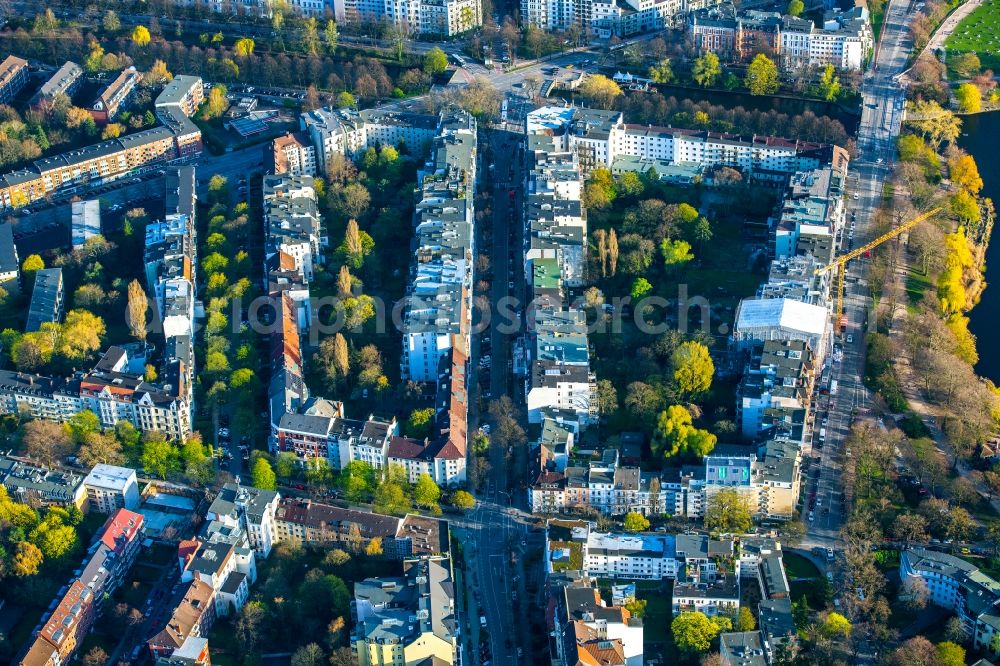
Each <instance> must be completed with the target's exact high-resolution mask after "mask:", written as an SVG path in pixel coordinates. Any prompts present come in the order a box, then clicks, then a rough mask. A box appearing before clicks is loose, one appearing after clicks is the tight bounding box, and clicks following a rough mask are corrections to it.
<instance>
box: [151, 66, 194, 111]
mask: <svg viewBox="0 0 1000 666" xmlns="http://www.w3.org/2000/svg"><path fill="white" fill-rule="evenodd" d="M204 99H205V86H204V83H203V82H202V80H201V77H200V76H191V75H188V74H178V75H177V76H175V77H174V78H173V79H171V80H170V83H168V84H167V85H166V86H165V87H164V88H163V91H162V92H161V93H160V94H159V95H157V97H156V100H155V101H154V106H155V107H156V110H157V112H158V113H159V112H162V111H164V110H167V109H171V108H176V109H179V110H180V111H181V112H182V113H183V114H184V115H185V116H187V117H189V118H190V117H191V116H193V115H194V114H195V112H196V111H197V110H198V107H199V106H201V103H202V101H204Z"/></svg>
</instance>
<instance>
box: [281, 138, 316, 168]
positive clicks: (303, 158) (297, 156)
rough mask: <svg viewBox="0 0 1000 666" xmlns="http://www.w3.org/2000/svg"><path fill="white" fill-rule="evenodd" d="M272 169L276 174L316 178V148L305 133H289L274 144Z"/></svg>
mask: <svg viewBox="0 0 1000 666" xmlns="http://www.w3.org/2000/svg"><path fill="white" fill-rule="evenodd" d="M271 146H272V149H273V155H272V157H271V160H272V168H273V170H274V173H275V174H289V175H291V176H316V175H318V173H317V170H316V166H317V161H316V146H315V145H313V143H312V142H311V141H310V140H309V135H308V134H306V133H305V132H294V133H293V132H289V133H288V134H286V135H284V136H279V137H278V138H277V139H275V140H274V141H273V142H272V144H271Z"/></svg>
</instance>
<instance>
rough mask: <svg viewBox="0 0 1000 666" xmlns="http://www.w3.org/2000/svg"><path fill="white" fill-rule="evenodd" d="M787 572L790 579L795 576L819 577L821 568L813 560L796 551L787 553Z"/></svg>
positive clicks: (785, 557) (784, 557)
mask: <svg viewBox="0 0 1000 666" xmlns="http://www.w3.org/2000/svg"><path fill="white" fill-rule="evenodd" d="M782 559H783V560H784V562H785V573H786V574H787V575H788V578H789V579H793V578H818V577H819V569H817V568H816V565H814V564H813V563H812V562H810V561H809V560H807V559H806V558H804V557H802V556H801V555H797V554H795V553H785V554H784V556H783V558H782Z"/></svg>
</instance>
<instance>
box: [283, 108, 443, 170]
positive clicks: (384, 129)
mask: <svg viewBox="0 0 1000 666" xmlns="http://www.w3.org/2000/svg"><path fill="white" fill-rule="evenodd" d="M299 126H300V127H301V129H302V131H303V132H305V133H306V134H307V135H308V137H309V139H310V140H311V141H312V144H313V147H314V149H315V155H316V160H317V164H316V165H317V169H318V171H319V172H320V173H326V170H327V168H328V167H329V162H330V158H331V157H332V156H333V155H343V156H346V157H349V158H355V157H357V156H358V155H360V154H361V153H363V152H364V151H365V150H367V149H368V148H370V147H374V148H378V147H380V146H397V145H399V144H404V145H406V146H407V147H408V148H409V150H410V151H411V152H414V153H416V152H418V151H419V152H423V146H424V145H425V144H428V143H429V142H430V141H431V140H432V139H433V138H434V136H435V134H436V133H437V128H438V118H437V117H435V116H431V115H424V114H415V113H399V112H395V111H381V110H378V109H368V110H364V111H354V110H352V109H330V108H320V109H314V110H312V111H307V112H306V113H303V114H302V115H301V116H300V117H299Z"/></svg>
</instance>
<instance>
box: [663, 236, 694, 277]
mask: <svg viewBox="0 0 1000 666" xmlns="http://www.w3.org/2000/svg"><path fill="white" fill-rule="evenodd" d="M660 252H661V253H662V254H663V265H664V266H666V267H667V270H668V271H672V270H675V269H677V268H679V267H681V266H683V265H684V264H686V263H688V262H689V261H691V260H692V259H694V255H693V254H692V253H691V243H688V242H687V241H684V240H679V239H675V240H670V239H668V238H664V239H663V240H662V241H661V242H660Z"/></svg>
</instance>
